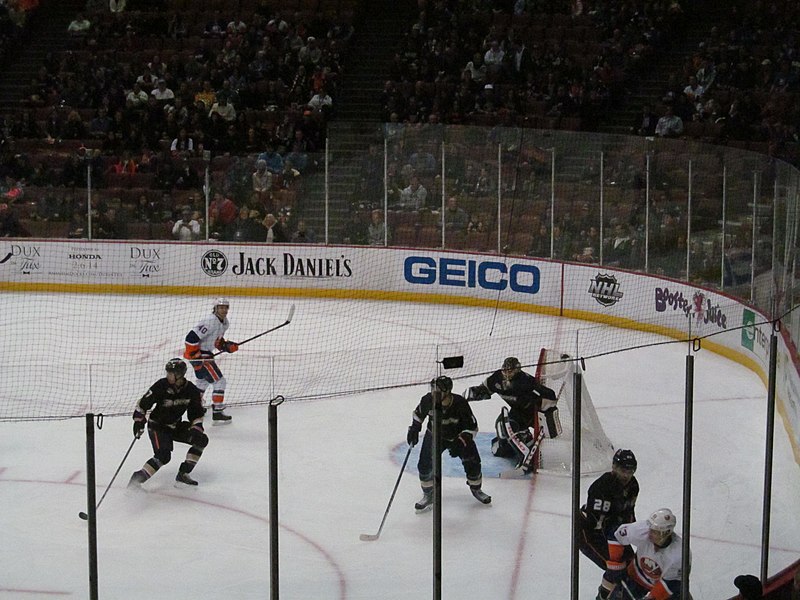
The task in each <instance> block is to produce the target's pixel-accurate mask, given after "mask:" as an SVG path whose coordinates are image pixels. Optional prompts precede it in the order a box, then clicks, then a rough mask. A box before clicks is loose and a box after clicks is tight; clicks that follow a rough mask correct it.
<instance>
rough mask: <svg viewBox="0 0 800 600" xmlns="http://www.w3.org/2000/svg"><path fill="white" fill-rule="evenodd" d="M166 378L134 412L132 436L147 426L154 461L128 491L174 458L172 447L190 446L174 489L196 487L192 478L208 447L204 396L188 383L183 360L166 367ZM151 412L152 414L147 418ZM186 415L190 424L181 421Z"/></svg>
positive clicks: (159, 382) (145, 468)
mask: <svg viewBox="0 0 800 600" xmlns="http://www.w3.org/2000/svg"><path fill="white" fill-rule="evenodd" d="M165 369H166V372H167V375H166V377H163V378H161V379H159V380H158V381H156V382H155V383H154V384H153V385H152V386H150V389H149V390H147V392H146V393H145V395H144V396H142V397H141V399H140V400H139V402H138V403H137V404H136V409H135V410H134V411H133V435H135V436H136V437H137V438H138V437H140V436H141V435H142V433H143V432H144V428H145V425H147V429H148V434H149V435H150V443H151V444H152V445H153V453H154V454H153V457H152V458H151V459H149V460H148V461H147V462H146V463H144V466H143V467H142V468H141V469H139V470H138V471H136V472H134V474H133V475H131V479H130V481H129V482H128V487H130V488H136V487H140V486H141V485H142V484H143V483H144V482H145V481H147V480H148V479H150V478H151V477H152V476H153V475H154V474H155V472H156V471H158V470H159V469H160V468H161V467H163V466H164V465H165V464H167V463H168V462H169V461H170V458H171V457H172V450H173V443H174V442H181V443H182V444H189V446H190V448H189V451H188V452H187V453H186V459H185V460H184V461H183V462H182V463H181V465H180V467H178V474H177V475H176V476H175V482H176V483H175V485H176V487H180V486H182V485H192V486H194V485H197V482H196V481H195V480H194V479H192V478H191V477H190V476H189V473H191V472H192V469H194V467H195V465H196V464H197V461H198V460H200V457H201V456H202V455H203V449H204V448H205V447H206V446H207V445H208V436H207V435H206V434H205V433H204V432H203V416H204V415H205V412H206V411H205V408H203V400H202V393H201V392H200V390H199V389H198V388H197V386H195V385H194V384H193V383H192V382H190V381H187V380H186V377H185V375H186V363H185V362H183V361H182V360H181V359H180V358H173V359H171V360H170V361H169V362H168V363H167V365H166V367H165ZM148 411H149V412H150V414H149V418H148V414H147V413H148ZM184 413H186V416H187V418H188V421H184V420H182V417H183V415H184Z"/></svg>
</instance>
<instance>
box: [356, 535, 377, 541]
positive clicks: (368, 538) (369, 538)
mask: <svg viewBox="0 0 800 600" xmlns="http://www.w3.org/2000/svg"><path fill="white" fill-rule="evenodd" d="M378 537H379V536H378V535H377V534H373V533H362V534H361V535H360V536H358V539H360V540H361V541H362V542H374V541H375V540H377V539H378Z"/></svg>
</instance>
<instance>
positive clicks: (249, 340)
mask: <svg viewBox="0 0 800 600" xmlns="http://www.w3.org/2000/svg"><path fill="white" fill-rule="evenodd" d="M292 317H294V304H292V306H291V307H290V308H289V315H288V316H287V317H286V320H285V321H284V322H283V323H281V324H280V325H276V326H275V327H272V328H271V329H267V330H266V331H262V332H261V333H259V334H256V335H254V336H253V337H249V338H247V339H246V340H244V341H242V342H238V344H237V345H239V346H243V345H244V344H246V343H247V342H252V341H253V340H255V339H258V338H260V337H261V336H262V335H267V334H268V333H272V332H273V331H277V330H278V329H280V328H281V327H286V326H287V325H288V324H289V323H291V322H292ZM224 352H225V351H224V350H220V351H219V352H215V353H214V356H219V355H220V354H223V353H224Z"/></svg>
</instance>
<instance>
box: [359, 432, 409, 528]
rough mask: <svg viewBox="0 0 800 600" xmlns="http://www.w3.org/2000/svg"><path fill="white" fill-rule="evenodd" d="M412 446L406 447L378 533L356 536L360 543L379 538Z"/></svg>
mask: <svg viewBox="0 0 800 600" xmlns="http://www.w3.org/2000/svg"><path fill="white" fill-rule="evenodd" d="M413 448H414V446H409V447H408V452H406V457H405V459H404V460H403V466H402V467H400V474H399V475H398V476H397V481H396V482H395V484H394V489H393V490H392V495H391V496H390V497H389V504H388V505H387V506H386V512H384V513H383V519H381V525H380V527H378V533H376V534H375V535H372V534H369V533H362V534H361V535H360V536H358V539H360V540H361V541H362V542H374V541H375V540H377V539H378V538H379V537H381V531H383V524H384V523H386V517H387V516H388V515H389V509H390V508H392V502H393V501H394V495H395V494H396V493H397V488H398V487H399V486H400V478H401V477H402V476H403V472H404V471H405V470H406V463H407V462H408V457H409V456H411V450H412V449H413Z"/></svg>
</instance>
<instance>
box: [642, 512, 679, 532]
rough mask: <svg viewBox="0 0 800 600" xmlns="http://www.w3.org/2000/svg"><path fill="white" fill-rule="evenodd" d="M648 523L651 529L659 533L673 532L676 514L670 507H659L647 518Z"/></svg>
mask: <svg viewBox="0 0 800 600" xmlns="http://www.w3.org/2000/svg"><path fill="white" fill-rule="evenodd" d="M647 525H648V526H649V527H650V530H651V531H658V532H659V533H664V534H668V533H672V531H673V529H675V515H673V514H672V511H671V510H670V509H668V508H659V509H658V510H657V511H655V512H654V513H653V514H651V515H650V516H649V517H648V518H647Z"/></svg>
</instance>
